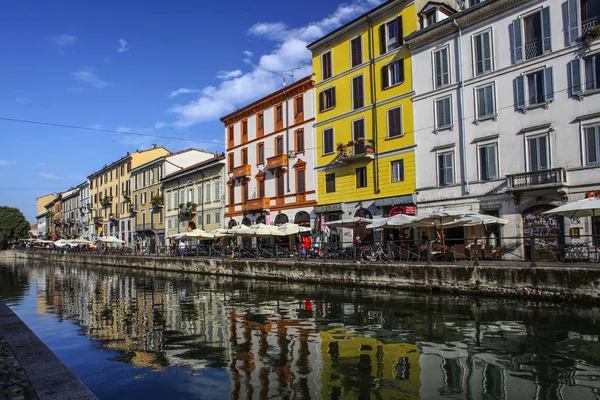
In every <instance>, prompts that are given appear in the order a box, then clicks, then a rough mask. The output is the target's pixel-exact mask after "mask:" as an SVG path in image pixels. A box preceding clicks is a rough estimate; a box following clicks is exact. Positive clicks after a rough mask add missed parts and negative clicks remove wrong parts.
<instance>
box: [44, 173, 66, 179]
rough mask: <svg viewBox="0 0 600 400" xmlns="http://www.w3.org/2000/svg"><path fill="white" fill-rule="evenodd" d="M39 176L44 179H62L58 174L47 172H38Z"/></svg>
mask: <svg viewBox="0 0 600 400" xmlns="http://www.w3.org/2000/svg"><path fill="white" fill-rule="evenodd" d="M40 176H41V177H42V178H44V179H54V180H56V179H62V178H61V177H60V176H57V175H54V174H50V173H48V172H40Z"/></svg>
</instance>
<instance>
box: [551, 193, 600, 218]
mask: <svg viewBox="0 0 600 400" xmlns="http://www.w3.org/2000/svg"><path fill="white" fill-rule="evenodd" d="M542 214H554V215H562V216H563V217H567V218H581V217H595V216H600V198H598V197H589V198H587V199H583V200H579V201H573V202H571V203H567V204H565V205H562V206H560V207H556V208H553V209H552V210H548V211H546V212H543V213H542Z"/></svg>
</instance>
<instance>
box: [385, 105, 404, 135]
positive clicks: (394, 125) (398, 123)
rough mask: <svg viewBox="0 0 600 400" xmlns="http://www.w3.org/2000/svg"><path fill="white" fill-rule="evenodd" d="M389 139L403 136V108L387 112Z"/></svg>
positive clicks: (391, 109)
mask: <svg viewBox="0 0 600 400" xmlns="http://www.w3.org/2000/svg"><path fill="white" fill-rule="evenodd" d="M387 119H388V132H387V134H388V137H389V138H393V137H398V136H402V107H396V108H390V109H389V110H387Z"/></svg>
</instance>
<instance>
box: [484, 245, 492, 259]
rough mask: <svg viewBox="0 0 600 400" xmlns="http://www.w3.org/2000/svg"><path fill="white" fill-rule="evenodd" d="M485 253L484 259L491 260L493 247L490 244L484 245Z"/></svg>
mask: <svg viewBox="0 0 600 400" xmlns="http://www.w3.org/2000/svg"><path fill="white" fill-rule="evenodd" d="M484 251H485V254H484V257H483V258H485V259H486V260H491V259H492V257H493V256H494V248H493V247H492V246H489V245H488V246H485V250H484Z"/></svg>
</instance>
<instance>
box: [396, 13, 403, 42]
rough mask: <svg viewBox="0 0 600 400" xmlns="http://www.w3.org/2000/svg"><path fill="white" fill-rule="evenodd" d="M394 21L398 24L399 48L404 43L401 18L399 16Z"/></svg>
mask: <svg viewBox="0 0 600 400" xmlns="http://www.w3.org/2000/svg"><path fill="white" fill-rule="evenodd" d="M396 21H397V22H398V47H400V46H402V44H403V43H404V34H403V33H402V16H401V15H399V16H398V18H397V19H396Z"/></svg>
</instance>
